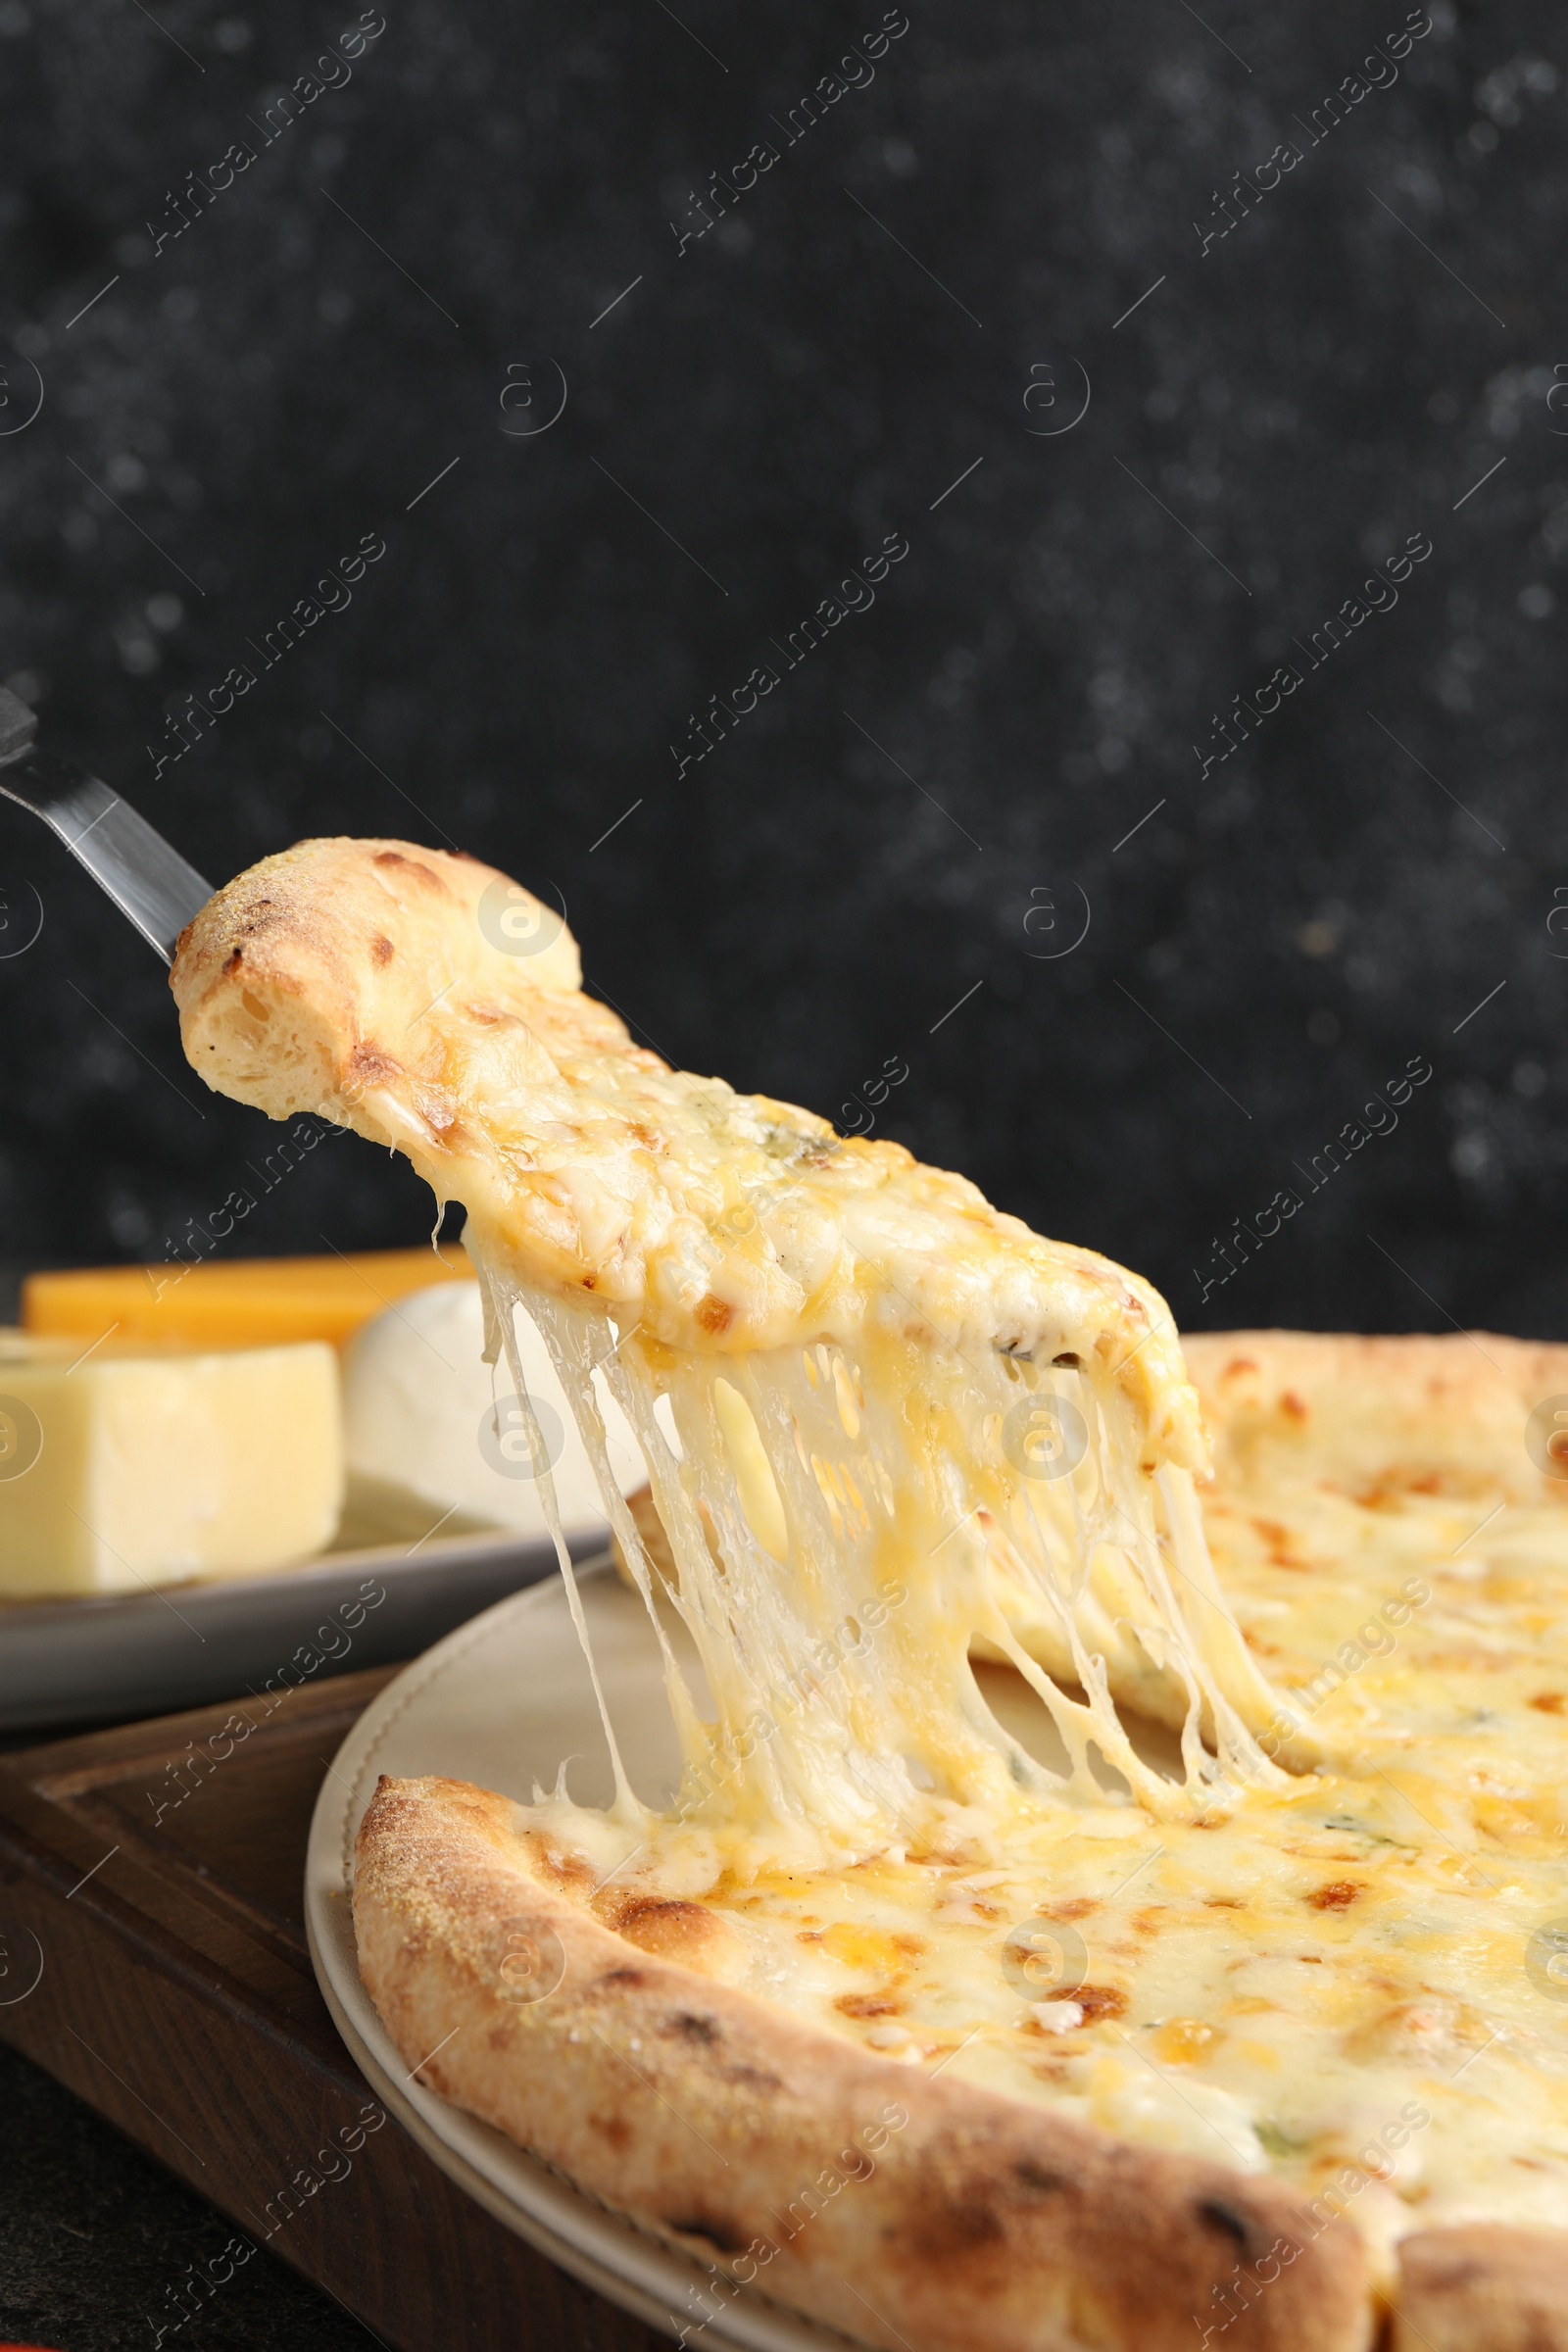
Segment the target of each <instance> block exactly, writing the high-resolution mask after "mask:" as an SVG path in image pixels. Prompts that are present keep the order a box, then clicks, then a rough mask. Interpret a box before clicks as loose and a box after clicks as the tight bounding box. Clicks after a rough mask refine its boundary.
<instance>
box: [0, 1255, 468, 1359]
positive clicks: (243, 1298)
mask: <svg viewBox="0 0 1568 2352" xmlns="http://www.w3.org/2000/svg"><path fill="white" fill-rule="evenodd" d="M447 1257H448V1260H449V1261H450V1262H447V1263H444V1262H443V1261H442V1259H440V1258H439V1257H437V1256H436V1254H435V1251H434V1250H431V1249H430V1248H429V1246H428V1245H426V1246H425V1248H424V1249H422V1250H361V1251H359V1252H358V1253H357V1254H355V1255H347V1254H345V1255H343V1256H338V1255H337V1254H335V1253H333V1254H330V1255H327V1256H324V1257H241V1258H210V1259H208V1260H206V1261H205V1262H203V1263H199V1264H195V1265H181V1264H179V1263H177V1262H175V1263H172V1264H167V1265H162V1266H81V1267H73V1268H72V1269H71V1270H69V1271H67V1272H63V1273H59V1274H29V1275H28V1277H27V1279H26V1281H25V1283H24V1284H23V1286H22V1322H23V1327H24V1329H25V1330H26V1331H29V1332H37V1333H39V1334H40V1335H49V1336H54V1337H57V1338H61V1339H76V1340H78V1341H79V1342H80V1344H81V1345H82V1346H83V1347H85V1346H86V1344H87V1342H88V1341H89V1340H98V1339H103V1338H106V1337H109V1338H113V1339H114V1340H115V1341H116V1342H117V1344H118V1343H119V1342H121V1341H124V1340H137V1341H141V1342H144V1343H150V1344H152V1345H154V1346H158V1347H163V1346H172V1347H196V1348H266V1347H280V1346H282V1345H283V1344H284V1343H286V1342H288V1341H291V1340H329V1341H331V1343H332V1345H333V1346H334V1347H341V1346H342V1345H343V1343H344V1342H345V1341H347V1340H349V1339H351V1338H352V1337H353V1335H354V1333H355V1332H356V1331H358V1330H359V1328H360V1325H361V1324H362V1323H368V1321H369V1320H370V1318H371V1316H372V1315H379V1314H382V1313H384V1312H385V1310H386V1308H387V1307H389V1306H391V1305H393V1304H394V1303H395V1302H396V1300H398V1299H403V1298H406V1297H407V1296H408V1294H409V1293H410V1292H411V1291H417V1290H423V1289H424V1287H425V1286H426V1284H428V1283H432V1282H454V1281H460V1280H461V1281H470V1280H471V1279H472V1268H471V1267H470V1266H469V1264H468V1261H467V1259H466V1257H465V1255H464V1254H463V1250H462V1248H461V1246H457V1245H455V1246H451V1247H449V1249H448V1251H447Z"/></svg>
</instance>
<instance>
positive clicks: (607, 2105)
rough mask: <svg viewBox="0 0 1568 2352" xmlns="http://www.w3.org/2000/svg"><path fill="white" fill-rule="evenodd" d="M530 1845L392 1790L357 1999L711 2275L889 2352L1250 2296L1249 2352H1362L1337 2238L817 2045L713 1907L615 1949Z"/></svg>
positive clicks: (1030, 2339) (366, 1837)
mask: <svg viewBox="0 0 1568 2352" xmlns="http://www.w3.org/2000/svg"><path fill="white" fill-rule="evenodd" d="M518 1822H519V1809H518V1808H515V1807H514V1806H513V1805H512V1804H511V1803H510V1801H509V1800H507V1799H506V1798H504V1797H500V1796H495V1795H492V1794H489V1793H487V1792H486V1791H484V1790H482V1789H474V1788H470V1787H468V1786H466V1785H465V1784H464V1783H462V1782H456V1781H444V1780H420V1781H393V1780H386V1779H383V1780H382V1781H381V1783H380V1785H379V1787H378V1789H377V1790H376V1794H375V1796H374V1798H373V1800H372V1802H371V1805H370V1807H369V1810H368V1813H367V1814H366V1817H365V1821H364V1824H363V1825H362V1827H361V1830H360V1835H359V1840H358V1846H357V1867H356V1878H355V1892H354V1918H355V1928H356V1933H357V1936H358V1938H359V1952H360V1968H361V1972H362V1975H363V1976H364V1979H365V1983H366V1985H367V1986H368V1989H369V1992H370V1995H371V1997H372V1999H373V2000H374V2002H375V2005H376V2008H377V2009H378V2011H379V2012H380V2015H381V2017H382V2019H383V2020H384V2022H385V2024H386V2026H387V2028H388V2030H389V2032H390V2033H391V2034H392V2037H393V2039H394V2041H395V2042H396V2043H397V2046H398V2048H399V2050H400V2051H401V2052H402V2053H403V2055H404V2057H405V2059H406V2060H407V2061H408V2062H409V2064H410V2065H411V2066H415V2067H417V2065H418V2061H419V2060H420V2059H422V2058H424V2057H425V2054H426V2053H427V2052H429V2051H432V2050H437V2045H439V2049H438V2054H437V2055H436V2056H435V2057H433V2058H430V2059H429V2060H428V2063H427V2064H426V2065H425V2066H424V2067H423V2068H422V2070H420V2071H421V2072H422V2076H423V2079H424V2080H426V2081H427V2082H430V2083H431V2084H432V2086H433V2087H434V2088H435V2089H437V2090H438V2091H439V2092H440V2093H441V2095H442V2096H443V2097H445V2098H448V2099H451V2100H453V2101H454V2102H456V2103H457V2104H458V2105H460V2106H463V2107H466V2108H467V2109H469V2110H470V2111H471V2112H472V2113H474V2114H475V2115H478V2116H481V2117H482V2118H483V2119H484V2120H485V2121H486V2122H488V2123H491V2124H494V2125H496V2126H498V2127H499V2129H500V2130H502V2131H505V2132H507V2133H508V2134H509V2135H510V2136H511V2137H512V2138H513V2139H514V2140H515V2141H516V2142H517V2143H518V2144H519V2145H520V2146H522V2147H525V2148H528V2149H531V2150H532V2151H533V2152H534V2153H535V2154H537V2155H539V2156H541V2157H542V2158H544V2160H545V2161H546V2162H548V2163H550V2164H552V2165H554V2166H556V2167H558V2168H559V2169H560V2170H561V2171H562V2172H564V2174H566V2175H567V2177H568V2178H569V2179H571V2180H573V2181H575V2182H576V2183H577V2184H578V2185H579V2186H580V2187H582V2188H584V2189H586V2190H588V2191H589V2192H590V2193H592V2194H593V2195H595V2196H597V2197H599V2198H601V2199H602V2200H603V2201H604V2202H605V2203H607V2204H609V2205H612V2206H614V2207H615V2208H616V2209H618V2210H619V2211H621V2212H623V2213H626V2214H628V2215H629V2216H630V2217H631V2218H632V2219H633V2220H635V2221H636V2222H638V2223H639V2224H641V2225H642V2226H643V2227H644V2228H646V2229H650V2230H653V2231H655V2232H657V2233H658V2234H659V2235H660V2236H661V2237H662V2238H664V2239H666V2240H668V2241H669V2242H670V2243H672V2244H674V2245H675V2246H677V2247H679V2248H680V2249H681V2250H682V2251H684V2252H686V2253H688V2254H690V2255H694V2256H695V2257H697V2258H698V2259H699V2260H700V2261H701V2262H703V2263H704V2264H705V2265H708V2266H711V2269H712V2270H713V2271H714V2272H716V2273H722V2274H725V2275H726V2277H727V2278H738V2279H739V2280H741V2281H743V2282H745V2283H752V2282H755V2283H756V2285H757V2286H758V2287H759V2288H760V2289H761V2290H762V2291H764V2292H765V2293H767V2294H769V2295H771V2296H773V2297H774V2298H776V2299H777V2300H779V2301H781V2302H785V2303H788V2304H790V2305H791V2306H793V2307H794V2308H796V2309H797V2310H800V2311H804V2312H807V2313H809V2314H810V2315H812V2316H814V2317H816V2318H819V2319H823V2320H826V2321H828V2322H830V2323H831V2324H833V2325H834V2326H836V2327H841V2328H843V2329H844V2330H845V2331H846V2332H848V2333H850V2334H852V2335H855V2336H858V2337H861V2338H863V2339H865V2340H868V2341H870V2342H872V2343H876V2344H879V2345H882V2346H884V2347H886V2348H887V2352H898V2347H900V2346H904V2347H907V2348H908V2347H912V2352H973V2347H974V2346H975V2345H977V2344H983V2345H985V2346H986V2348H987V2352H1091V2348H1092V2352H1175V2348H1176V2347H1178V2346H1181V2347H1183V2348H1184V2352H1185V2348H1187V2347H1190V2346H1191V2345H1192V2344H1193V2343H1194V2342H1195V2341H1196V2340H1199V2339H1201V2336H1202V2331H1203V2327H1204V2326H1206V2325H1208V2324H1209V2322H1210V2321H1211V2320H1212V2319H1213V2317H1214V2315H1215V2314H1216V2313H1219V2314H1221V2315H1223V2314H1224V2313H1225V2312H1226V2311H1229V2310H1232V2309H1234V2308H1235V2306H1236V2304H1237V2303H1239V2304H1240V2305H1241V2306H1242V2308H1241V2310H1240V2312H1239V2314H1238V2316H1237V2317H1235V2318H1234V2319H1233V2320H1232V2322H1231V2325H1230V2326H1229V2327H1228V2328H1227V2329H1226V2334H1225V2341H1226V2343H1227V2345H1228V2346H1235V2347H1238V2348H1239V2352H1287V2347H1289V2348H1291V2352H1304V2348H1305V2347H1307V2346H1310V2347H1311V2352H1363V2348H1364V2347H1365V2346H1366V2345H1367V2344H1368V2342H1369V2340H1370V2334H1371V2303H1370V2299H1369V2295H1368V2289H1367V2284H1366V2274H1365V2255H1364V2253H1363V2250H1362V2248H1361V2245H1360V2243H1359V2240H1358V2239H1357V2238H1356V2237H1355V2235H1354V2233H1353V2232H1352V2231H1351V2230H1350V2229H1348V2227H1347V2226H1345V2225H1343V2224H1335V2225H1333V2226H1331V2228H1330V2229H1327V2230H1325V2231H1324V2232H1323V2233H1322V2235H1320V2236H1318V2237H1316V2238H1315V2239H1307V2238H1305V2237H1304V2236H1303V2235H1302V2234H1301V2233H1300V2232H1299V2230H1296V2229H1295V2226H1294V2223H1293V2206H1292V2201H1291V2198H1290V2196H1289V2194H1288V2192H1287V2191H1286V2190H1285V2189H1284V2188H1282V2187H1281V2186H1280V2185H1279V2184H1277V2183H1276V2182H1273V2181H1271V2180H1257V2179H1255V2178H1250V2177H1248V2176H1245V2175H1243V2174H1240V2173H1237V2172H1233V2171H1231V2170H1229V2169H1228V2168H1225V2167H1222V2166H1219V2165H1213V2164H1208V2163H1204V2162H1201V2161H1200V2160H1198V2159H1195V2158H1192V2157H1187V2156H1177V2155H1170V2154H1166V2153H1163V2152H1161V2151H1158V2150H1153V2149H1145V2148H1136V2147H1132V2146H1128V2145H1125V2144H1123V2143H1121V2142H1118V2141H1115V2140H1112V2139H1109V2138H1106V2137H1105V2136H1103V2134H1101V2133H1099V2132H1097V2131H1092V2130H1091V2129H1089V2128H1087V2127H1085V2126H1083V2125H1080V2124H1077V2123H1075V2122H1073V2121H1071V2120H1070V2119H1067V2118H1063V2117H1060V2116H1055V2115H1053V2114H1050V2113H1049V2112H1047V2111H1045V2110H1036V2109H1034V2108H1032V2107H1028V2106H1026V2105H1024V2104H1023V2103H1022V2102H1020V2101H1015V2100H1012V2099H1009V2098H1006V2097H1005V2096H1002V2095H999V2094H997V2093H995V2092H992V2091H989V2090H984V2089H980V2088H977V2087H976V2086H974V2085H972V2084H970V2083H966V2082H955V2081H952V2080H951V2079H950V2080H946V2081H944V2080H941V2079H939V2078H932V2077H929V2076H927V2075H925V2074H924V2073H923V2072H921V2071H919V2070H917V2069H914V2068H911V2067H907V2066H902V2065H898V2064H896V2063H894V2062H893V2061H891V2060H888V2059H884V2058H880V2057H878V2056H876V2055H874V2054H873V2053H871V2052H869V2051H866V2050H863V2049H861V2048H859V2047H858V2046H856V2045H855V2044H853V2043H851V2042H848V2041H840V2040H838V2039H837V2038H836V2037H835V2036H833V2035H831V2034H826V2033H823V2032H820V2031H818V2030H816V2029H813V2028H811V2027H809V2026H807V2025H805V2024H803V2023H802V2022H801V2021H799V2020H798V2019H796V2018H795V2017H793V2016H791V2015H790V2014H789V2013H788V2012H786V2011H784V2010H782V2009H778V2008H774V2007H772V2006H770V2005H768V2004H766V2003H764V2002H761V2001H759V2000H757V1999H755V1998H754V1997H753V1996H752V1995H750V1994H749V1993H746V1992H742V1991H738V1990H735V1989H734V1988H732V1987H731V1986H729V1985H725V1984H723V1983H722V1982H719V1981H717V1979H718V1977H719V1976H720V1975H721V1974H722V1972H723V1967H724V1958H723V1952H722V1949H721V1948H716V1947H715V1946H713V1945H712V1944H711V1942H710V1939H709V1937H708V1935H707V1932H706V1931H704V1933H703V1934H702V1935H701V1936H698V1935H696V1934H694V1933H692V1932H691V1930H692V1923H691V1922H690V1921H689V1920H687V1919H685V1918H684V1916H682V1915H683V1914H684V1913H686V1912H687V1911H696V1910H697V1908H698V1907H697V1906H693V1905H681V1904H672V1905H662V1904H655V1905H654V1906H652V1910H653V1912H654V1913H663V1914H665V1915H666V1916H665V1917H664V1918H663V1919H662V1921H660V1920H656V1919H655V1918H653V1917H651V1916H650V1913H649V1910H648V1909H647V1908H646V1907H645V1908H644V1909H642V1910H641V1911H640V1912H637V1911H635V1910H634V1915H633V1916H632V1917H630V1918H628V1919H626V1923H625V1932H624V1933H622V1934H616V1933H615V1932H614V1931H613V1928H611V1927H609V1926H607V1925H605V1924H602V1921H601V1919H600V1918H599V1917H596V1916H595V1914H594V1911H592V1910H590V1909H589V1908H588V1903H589V1899H590V1897H591V1892H592V1889H591V1881H590V1877H589V1874H588V1873H587V1872H586V1870H585V1869H584V1868H583V1866H582V1864H581V1861H580V1859H579V1858H577V1857H571V1856H564V1855H561V1854H555V1855H554V1856H553V1855H552V1853H551V1850H550V1848H549V1846H548V1841H546V1840H544V1839H543V1838H541V1836H540V1834H539V1833H538V1832H532V1833H523V1834H519V1826H518ZM612 1899H614V1898H612ZM599 1902H600V1907H603V1904H604V1897H603V1896H601V1897H600V1898H599ZM622 1916H623V1917H624V1916H625V1915H624V1914H622ZM715 1924H718V1925H719V1926H721V1927H722V1928H724V1929H725V1930H726V1931H727V1933H728V1934H730V1935H734V1934H736V1933H737V1932H736V1931H734V1930H733V1929H729V1928H728V1923H723V1922H720V1923H715ZM639 1931H640V1932H639ZM633 1936H635V1943H634V1942H633V1941H632V1940H631V1938H632V1937H633ZM721 1940H722V1939H720V1942H721ZM677 1950H678V1951H680V1952H681V1954H682V1960H681V1961H679V1962H677V1961H676V1960H674V1959H673V1958H671V1957H667V1956H665V1955H666V1954H669V1953H672V1952H674V1951H677ZM699 1970H702V1971H704V1972H706V1973H699ZM541 1993H542V1994H543V1997H536V1996H538V1995H540V1994H541ZM1292 2246H1294V2247H1295V2249H1296V2251H1295V2253H1294V2255H1290V2254H1288V2252H1287V2249H1288V2248H1290V2247H1292ZM1239 2277H1240V2278H1245V2279H1246V2280H1247V2282H1248V2283H1247V2285H1246V2286H1245V2287H1244V2289H1243V2291H1242V2292H1241V2293H1240V2294H1239V2295H1238V2294H1237V2293H1236V2281H1237V2279H1238V2278H1239ZM1260 2278H1261V2279H1264V2280H1266V2281H1267V2283H1266V2284H1265V2285H1260V2284H1259V2283H1258V2281H1259V2279H1260ZM852 2281H853V2284H852ZM1227 2288H1229V2289H1230V2290H1231V2294H1232V2297H1233V2301H1231V2302H1226V2301H1222V2300H1221V2299H1220V2295H1221V2294H1222V2293H1223V2291H1224V2290H1226V2289H1227ZM1217 2290H1218V2291H1217ZM725 2292H727V2288H724V2287H718V2288H715V2290H714V2299H715V2300H718V2301H722V2300H723V2299H724V2294H725ZM1195 2315H1202V2316H1201V2319H1200V2322H1199V2325H1198V2327H1196V2329H1195V2327H1194V2319H1195ZM675 2316H676V2317H677V2319H678V2318H679V2317H681V2316H684V2315H675Z"/></svg>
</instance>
